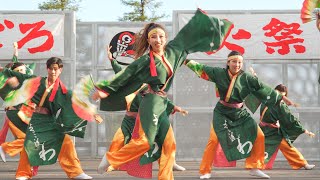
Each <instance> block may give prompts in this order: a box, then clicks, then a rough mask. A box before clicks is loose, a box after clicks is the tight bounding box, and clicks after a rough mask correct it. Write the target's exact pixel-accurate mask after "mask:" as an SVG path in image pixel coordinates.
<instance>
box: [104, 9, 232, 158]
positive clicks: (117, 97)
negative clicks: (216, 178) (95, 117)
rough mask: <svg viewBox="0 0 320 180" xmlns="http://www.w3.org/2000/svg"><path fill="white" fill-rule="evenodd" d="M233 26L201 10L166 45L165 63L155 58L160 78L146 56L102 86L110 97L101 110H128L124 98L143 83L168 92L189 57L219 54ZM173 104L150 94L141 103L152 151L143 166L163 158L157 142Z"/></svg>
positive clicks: (166, 126)
mask: <svg viewBox="0 0 320 180" xmlns="http://www.w3.org/2000/svg"><path fill="white" fill-rule="evenodd" d="M231 25H232V24H231V23H230V22H228V21H226V20H220V19H216V18H214V17H208V16H207V15H206V14H204V13H203V12H201V11H200V10H197V11H196V13H195V15H194V16H193V17H192V19H191V20H190V21H189V22H188V23H187V24H186V25H185V26H184V27H183V28H182V29H181V30H180V32H179V33H178V34H177V36H176V37H175V38H174V39H173V40H172V41H170V42H168V44H167V45H166V48H165V52H164V56H163V59H164V61H163V60H161V59H162V58H161V57H159V56H156V55H154V60H155V65H156V70H157V76H155V77H153V76H151V74H150V65H149V64H150V56H149V54H146V55H143V56H141V57H140V58H139V59H137V60H135V61H134V62H133V63H131V64H130V65H129V66H128V67H127V68H126V69H123V70H122V71H120V72H119V73H117V74H116V76H115V77H114V79H112V80H111V81H110V82H109V81H104V82H100V85H99V87H100V88H101V89H102V90H104V91H106V92H108V93H109V94H110V95H109V96H108V97H107V98H104V99H102V100H101V104H100V109H101V110H104V111H110V110H111V111H112V110H124V108H123V107H124V97H125V96H127V95H128V94H131V93H132V92H135V91H136V90H137V89H139V88H140V87H141V85H142V84H143V83H147V84H148V85H149V87H150V89H151V90H152V91H154V92H159V91H162V92H165V93H166V92H168V90H169V88H170V87H171V84H172V80H173V77H174V74H175V72H176V70H177V69H178V68H179V67H180V66H181V65H182V63H183V62H184V60H185V59H186V57H187V55H188V54H190V53H194V52H207V51H214V50H217V49H218V48H219V47H220V45H221V44H222V42H223V41H224V38H225V35H226V34H227V33H228V31H229V30H230V26H231ZM169 102H170V101H169V100H168V98H167V97H166V96H160V95H157V94H154V93H148V94H146V95H145V96H144V97H143V99H142V101H141V103H140V106H139V115H140V121H141V125H142V128H143V130H144V132H145V134H146V137H147V138H148V142H149V145H150V147H151V149H150V151H149V153H148V154H147V155H146V154H145V156H144V157H143V158H142V159H141V160H140V163H141V164H146V163H149V162H152V161H154V160H155V159H157V158H154V157H156V156H157V155H156V154H158V156H160V154H161V152H160V151H159V145H158V144H156V143H155V142H156V141H155V140H156V139H159V141H163V140H164V138H165V136H166V134H167V131H168V129H169V127H170V122H169V119H168V116H169V113H168V112H167V111H166V110H167V107H168V104H169ZM152 149H154V150H152Z"/></svg>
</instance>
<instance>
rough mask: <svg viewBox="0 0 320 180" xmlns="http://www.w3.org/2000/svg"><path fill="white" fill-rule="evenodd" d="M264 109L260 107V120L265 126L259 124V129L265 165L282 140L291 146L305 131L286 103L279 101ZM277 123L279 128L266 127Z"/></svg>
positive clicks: (263, 106)
mask: <svg viewBox="0 0 320 180" xmlns="http://www.w3.org/2000/svg"><path fill="white" fill-rule="evenodd" d="M266 108H267V107H266V105H265V104H262V105H261V108H260V115H261V118H260V120H261V121H262V122H264V123H267V124H266V125H263V124H262V123H260V128H261V130H262V131H263V133H264V136H265V154H266V156H265V162H266V163H267V162H269V160H270V158H271V157H272V155H273V154H274V153H275V151H276V150H277V149H278V147H279V145H280V143H281V141H282V139H283V138H284V139H285V140H286V141H287V142H288V143H289V144H290V145H291V146H292V143H293V142H294V141H295V140H296V139H297V137H298V136H299V135H300V134H303V133H304V131H305V129H304V128H303V126H302V125H301V123H300V121H299V119H298V118H296V117H295V116H294V115H293V114H292V113H291V111H290V109H289V107H288V106H287V105H286V103H284V102H282V101H281V102H280V103H279V104H276V105H274V106H272V107H268V108H267V109H266ZM263 112H264V113H263ZM277 121H279V124H280V127H279V128H273V127H270V126H268V124H273V125H274V124H276V123H277Z"/></svg>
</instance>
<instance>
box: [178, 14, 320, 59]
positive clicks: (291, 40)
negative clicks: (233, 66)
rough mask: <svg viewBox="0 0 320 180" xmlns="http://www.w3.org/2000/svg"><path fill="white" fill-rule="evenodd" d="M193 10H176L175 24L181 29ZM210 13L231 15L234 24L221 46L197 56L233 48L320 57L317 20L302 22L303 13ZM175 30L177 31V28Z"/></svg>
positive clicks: (252, 55) (267, 55)
mask: <svg viewBox="0 0 320 180" xmlns="http://www.w3.org/2000/svg"><path fill="white" fill-rule="evenodd" d="M193 13H194V12H193V11H190V12H189V11H188V12H186V11H185V12H183V11H181V12H180V11H177V15H176V16H175V17H176V18H174V22H173V23H174V24H176V25H177V26H176V27H177V30H179V29H181V28H182V27H183V26H184V25H185V24H186V23H187V22H188V21H189V20H190V18H191V17H192V16H193ZM208 15H209V16H214V17H218V18H221V19H228V20H229V21H231V22H233V23H234V27H233V29H232V30H231V32H230V34H229V35H228V37H227V39H226V41H225V43H224V44H223V46H222V49H221V50H220V51H219V52H217V53H216V54H212V55H210V56H208V55H205V54H204V53H196V54H193V55H191V56H190V58H195V59H210V58H214V59H225V58H226V57H227V55H228V53H229V52H230V51H231V50H237V51H240V52H242V53H243V54H244V57H245V58H246V59H263V60H264V59H268V60H270V59H278V60H279V59H287V60H294V59H319V58H320V50H319V49H320V33H319V31H318V29H317V28H316V25H315V21H312V22H309V23H306V24H303V23H302V21H301V19H300V14H299V13H298V12H296V13H293V12H291V13H286V12H285V11H284V12H279V11H277V12H273V11H269V12H265V11H264V12H262V11H261V12H259V11H255V12H252V13H250V12H247V13H246V12H245V11H244V12H242V13H241V12H240V13H239V12H235V13H232V11H228V12H227V13H216V14H215V13H214V11H208ZM174 32H175V33H176V32H177V31H174Z"/></svg>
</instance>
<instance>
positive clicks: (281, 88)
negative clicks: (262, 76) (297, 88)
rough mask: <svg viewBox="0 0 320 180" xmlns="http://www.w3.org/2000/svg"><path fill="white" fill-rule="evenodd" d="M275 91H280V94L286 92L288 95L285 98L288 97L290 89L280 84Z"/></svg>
mask: <svg viewBox="0 0 320 180" xmlns="http://www.w3.org/2000/svg"><path fill="white" fill-rule="evenodd" d="M274 89H275V90H278V91H280V92H285V93H286V95H285V96H288V88H287V86H285V85H283V84H279V85H277V86H276V87H275V88H274Z"/></svg>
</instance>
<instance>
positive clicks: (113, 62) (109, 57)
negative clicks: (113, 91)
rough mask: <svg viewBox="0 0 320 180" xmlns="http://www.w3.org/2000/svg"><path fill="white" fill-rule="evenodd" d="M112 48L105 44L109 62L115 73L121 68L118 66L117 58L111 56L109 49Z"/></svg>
mask: <svg viewBox="0 0 320 180" xmlns="http://www.w3.org/2000/svg"><path fill="white" fill-rule="evenodd" d="M111 48H112V46H109V45H108V46H107V49H106V50H107V54H108V59H109V61H110V63H111V66H112V69H113V71H114V72H115V73H116V74H117V73H118V72H120V71H121V70H122V67H121V66H120V64H118V62H117V60H116V59H114V58H113V57H112V53H111V52H110V49H111Z"/></svg>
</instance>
